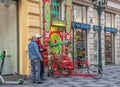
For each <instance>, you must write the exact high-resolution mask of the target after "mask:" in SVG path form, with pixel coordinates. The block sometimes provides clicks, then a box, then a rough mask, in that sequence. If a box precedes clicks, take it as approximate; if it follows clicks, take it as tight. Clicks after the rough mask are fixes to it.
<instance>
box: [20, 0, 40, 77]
mask: <svg viewBox="0 0 120 87" xmlns="http://www.w3.org/2000/svg"><path fill="white" fill-rule="evenodd" d="M41 2H42V0H20V1H19V20H20V21H19V28H20V29H19V33H20V34H19V35H20V36H19V37H20V43H19V44H20V73H21V74H24V75H29V73H30V63H29V56H28V43H29V42H30V40H29V39H30V38H31V36H32V35H34V34H35V33H40V32H41V26H42V23H41V21H42V20H41V19H42V18H41V17H42V16H41V15H42V14H41V12H42V11H41V8H42V7H41V6H42V5H41V4H42V3H41Z"/></svg>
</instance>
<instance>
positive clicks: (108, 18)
mask: <svg viewBox="0 0 120 87" xmlns="http://www.w3.org/2000/svg"><path fill="white" fill-rule="evenodd" d="M105 23H106V27H112V28H114V27H115V14H113V13H108V12H106V13H105Z"/></svg>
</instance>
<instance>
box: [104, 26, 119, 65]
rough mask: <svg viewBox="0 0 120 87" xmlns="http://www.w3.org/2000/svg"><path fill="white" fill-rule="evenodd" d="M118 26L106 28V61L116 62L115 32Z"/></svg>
mask: <svg viewBox="0 0 120 87" xmlns="http://www.w3.org/2000/svg"><path fill="white" fill-rule="evenodd" d="M116 32H117V29H116V28H108V27H106V28H105V54H106V55H105V63H106V64H115V33H116Z"/></svg>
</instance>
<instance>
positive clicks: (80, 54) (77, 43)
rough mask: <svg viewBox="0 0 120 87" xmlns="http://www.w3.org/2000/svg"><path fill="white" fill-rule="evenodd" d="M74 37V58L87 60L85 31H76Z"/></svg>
mask: <svg viewBox="0 0 120 87" xmlns="http://www.w3.org/2000/svg"><path fill="white" fill-rule="evenodd" d="M74 35H75V38H74V57H75V58H76V59H77V58H81V59H84V60H87V59H86V56H87V31H86V30H82V29H76V30H75V31H74Z"/></svg>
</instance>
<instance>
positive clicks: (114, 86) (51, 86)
mask: <svg viewBox="0 0 120 87" xmlns="http://www.w3.org/2000/svg"><path fill="white" fill-rule="evenodd" d="M0 87H120V65H107V66H105V67H103V77H102V78H101V79H99V80H95V79H93V78H91V77H83V76H69V77H62V78H55V79H53V78H48V79H47V81H44V84H31V83H30V81H25V83H24V84H23V85H17V84H9V85H8V84H4V85H1V86H0Z"/></svg>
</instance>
